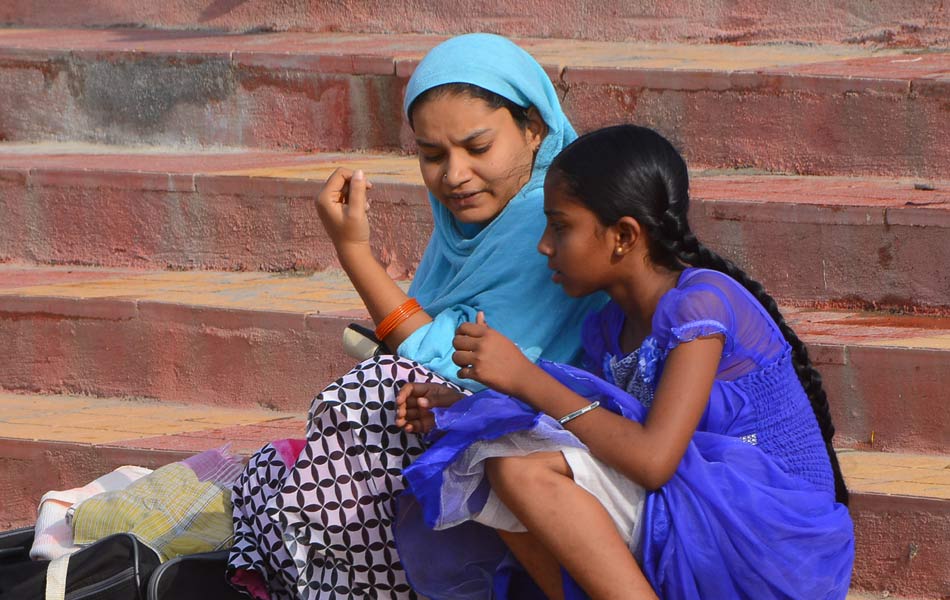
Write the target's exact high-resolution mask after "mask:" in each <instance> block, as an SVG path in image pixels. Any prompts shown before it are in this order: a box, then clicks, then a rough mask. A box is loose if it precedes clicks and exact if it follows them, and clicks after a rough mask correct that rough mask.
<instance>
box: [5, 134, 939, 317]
mask: <svg viewBox="0 0 950 600" xmlns="http://www.w3.org/2000/svg"><path fill="white" fill-rule="evenodd" d="M339 165H343V166H348V167H350V168H354V169H355V168H362V169H364V170H365V171H366V172H367V173H368V175H369V178H370V179H371V180H372V181H373V182H374V184H375V187H374V189H373V191H372V192H371V195H370V198H371V201H372V207H371V210H370V218H371V224H372V227H373V232H374V237H373V243H374V247H375V251H376V254H377V256H379V257H380V259H381V260H382V261H383V262H384V263H385V264H386V265H387V268H388V270H389V271H390V273H391V274H392V275H394V276H398V277H408V276H410V275H411V273H412V272H413V271H414V269H415V266H416V265H417V264H418V261H419V258H420V257H421V255H422V251H423V250H424V248H425V244H426V241H427V239H428V237H429V233H430V231H431V227H432V219H431V214H430V210H429V205H428V201H427V199H426V192H425V188H424V187H423V185H422V182H421V176H420V175H419V170H418V165H417V162H416V159H415V158H412V157H406V156H400V155H394V154H388V155H379V154H358V153H349V154H340V153H312V154H306V153H281V152H261V151H256V152H251V151H239V150H233V151H229V152H223V151H217V152H181V151H175V150H171V149H168V148H138V149H130V148H126V147H116V146H100V145H87V144H76V143H42V144H16V143H0V213H3V214H6V215H10V218H9V219H5V223H4V226H3V227H2V228H0V261H11V260H20V261H29V262H37V263H46V264H80V265H93V266H108V267H137V268H149V269H156V268H158V269H164V268H173V269H192V268H198V269H209V268H210V269H218V270H267V271H294V270H298V271H301V270H302V271H308V270H318V271H319V270H324V269H326V268H328V267H334V266H337V262H336V258H335V254H334V252H333V248H332V245H331V244H330V243H329V240H328V239H327V237H326V235H325V234H324V232H323V228H322V227H321V225H320V222H319V219H318V218H317V216H316V211H315V209H314V205H313V202H314V199H315V198H316V195H317V194H318V192H319V190H320V188H321V186H322V184H323V181H325V179H326V178H327V177H328V176H329V174H330V173H331V172H332V170H333V169H334V168H335V167H336V166H339ZM692 197H693V208H692V212H691V214H690V219H691V222H692V224H693V227H694V228H695V230H696V231H697V232H698V233H699V235H700V237H701V238H702V239H704V240H705V241H706V242H707V243H708V244H709V245H710V246H711V247H713V248H715V249H716V250H718V251H719V252H721V253H722V254H723V255H725V256H727V257H729V258H731V259H732V260H734V261H735V262H736V263H737V264H739V265H741V266H742V267H743V268H745V269H747V270H748V271H749V273H750V274H752V275H753V276H754V277H756V278H758V279H760V280H761V281H762V282H763V283H764V284H765V285H766V287H767V288H768V289H769V290H770V291H771V292H772V293H773V294H774V295H775V296H776V297H779V298H782V299H783V300H784V301H786V302H788V303H795V304H809V305H813V306H814V305H823V306H838V307H842V306H844V307H872V308H878V309H882V308H896V309H900V310H916V311H923V312H942V313H947V312H950V272H948V271H947V269H945V268H944V265H946V264H948V263H950V231H948V230H950V181H935V180H928V181H921V180H916V179H901V178H880V177H830V176H826V177H815V176H787V175H771V174H762V173H756V172H749V171H746V170H735V171H725V170H707V171H701V170H697V171H694V172H693V181H692ZM538 218H542V217H541V215H540V214H539V215H538ZM789 257H795V260H790V259H789Z"/></svg>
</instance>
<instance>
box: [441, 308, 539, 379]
mask: <svg viewBox="0 0 950 600" xmlns="http://www.w3.org/2000/svg"><path fill="white" fill-rule="evenodd" d="M452 345H453V346H454V347H455V353H454V354H453V355H452V361H453V362H455V364H457V365H458V366H459V367H461V368H460V369H459V377H464V378H465V379H474V380H475V381H477V382H479V383H481V384H482V385H484V386H486V387H489V388H491V389H493V390H495V391H498V392H501V393H503V394H508V395H509V396H517V395H518V385H519V383H520V382H521V381H522V378H523V377H525V376H526V375H527V373H529V372H530V371H531V370H532V369H534V368H536V366H535V364H534V363H532V362H531V361H530V360H528V357H527V356H525V355H524V353H522V352H521V349H520V348H518V346H516V345H515V343H514V342H512V341H511V340H509V339H508V338H507V337H505V336H504V335H502V334H501V333H499V332H498V331H496V330H494V329H492V328H491V327H489V326H488V323H486V322H485V314H484V313H482V312H481V311H479V313H478V316H477V317H475V322H474V323H462V324H461V325H460V326H459V328H458V329H457V330H456V331H455V339H453V340H452Z"/></svg>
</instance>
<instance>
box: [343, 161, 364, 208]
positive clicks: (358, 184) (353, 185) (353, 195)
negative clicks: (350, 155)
mask: <svg viewBox="0 0 950 600" xmlns="http://www.w3.org/2000/svg"><path fill="white" fill-rule="evenodd" d="M366 188H367V181H366V174H365V173H363V170H362V169H357V170H356V172H355V173H353V177H351V178H350V189H349V194H348V195H347V209H348V211H347V212H349V216H350V217H351V218H365V215H366Z"/></svg>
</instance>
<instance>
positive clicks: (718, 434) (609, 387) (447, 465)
mask: <svg viewBox="0 0 950 600" xmlns="http://www.w3.org/2000/svg"><path fill="white" fill-rule="evenodd" d="M623 320H624V315H623V313H622V312H621V310H620V308H619V307H618V306H617V305H616V304H613V303H611V304H609V305H607V306H606V307H605V308H604V309H602V310H601V311H600V312H598V313H595V314H593V315H591V316H590V317H589V318H588V320H587V322H586V324H585V332H584V346H585V350H586V354H587V361H588V365H587V366H588V369H589V371H590V372H585V371H581V370H580V369H575V368H572V367H568V366H565V365H560V364H555V363H541V365H542V367H543V368H544V369H545V370H546V371H547V372H548V373H550V374H551V375H552V376H554V377H555V378H556V379H558V380H559V381H561V382H562V383H563V384H565V385H566V386H567V387H569V388H571V389H573V390H574V391H576V392H577V393H579V394H581V395H582V396H584V397H586V398H588V399H590V400H591V401H593V400H600V402H601V406H603V407H605V408H607V409H608V410H611V411H613V412H615V413H618V414H621V415H623V416H625V417H627V418H630V419H633V420H636V421H639V422H643V421H644V420H645V418H646V414H647V412H648V410H649V404H650V402H651V401H652V393H653V391H655V389H656V384H657V382H658V381H659V378H660V377H661V376H662V373H663V366H664V363H665V359H666V357H667V356H668V354H669V352H670V351H671V350H672V349H673V348H675V347H676V346H677V345H678V344H681V343H684V342H689V341H691V340H694V339H696V338H698V337H703V336H709V335H715V334H721V335H723V337H724V339H725V346H724V349H723V354H722V359H721V361H720V364H719V368H718V371H717V374H716V379H715V382H714V384H713V388H712V391H711V393H710V398H709V403H708V405H707V407H706V410H705V412H704V414H703V416H702V419H701V420H700V423H699V426H698V427H697V430H696V433H695V434H694V436H693V439H692V441H691V442H690V444H689V446H688V448H687V450H686V453H685V455H684V456H683V459H682V461H681V463H680V465H679V467H678V468H677V470H676V473H675V474H674V476H673V477H672V479H670V481H669V482H667V483H666V484H665V485H664V486H663V487H662V488H660V489H658V490H656V491H655V492H651V493H649V494H648V496H647V500H646V504H645V507H644V511H643V517H642V519H643V521H642V523H641V526H640V531H641V535H642V538H641V539H640V548H641V551H642V560H641V566H642V568H643V571H644V574H645V575H646V577H647V579H648V580H649V581H650V583H651V584H652V585H653V587H654V589H655V590H656V591H657V593H658V595H659V596H660V597H661V598H663V599H665V600H667V599H679V598H683V599H691V598H757V599H760V598H802V599H810V600H812V599H822V598H827V599H839V598H844V597H845V596H846V595H847V590H848V586H849V583H850V576H851V567H852V563H853V561H854V533H853V526H852V523H851V518H850V516H849V514H848V510H847V508H846V507H845V506H843V505H841V504H839V503H836V502H835V495H834V481H833V477H832V471H831V465H830V461H829V459H828V456H827V454H826V451H825V445H824V442H823V440H822V437H821V433H820V431H819V428H818V423H817V420H816V419H815V416H814V414H813V412H812V409H811V406H810V404H809V401H808V397H807V395H806V394H805V391H804V390H803V388H802V386H801V384H800V382H799V381H798V378H797V376H796V374H795V370H794V368H793V366H792V360H791V348H790V347H789V345H788V343H787V342H786V341H785V339H784V338H783V337H782V335H781V332H780V331H779V330H778V327H777V326H776V325H775V323H774V322H773V321H772V319H771V318H770V317H769V315H768V313H767V312H766V311H765V310H764V308H763V307H762V306H761V305H760V304H759V302H758V301H757V300H756V299H755V298H754V297H753V296H751V294H749V293H748V292H747V291H746V290H745V289H744V288H743V287H742V286H741V285H739V284H738V283H737V282H736V281H734V280H733V279H731V278H730V277H728V276H727V275H724V274H722V273H719V272H716V271H710V270H705V269H687V270H685V271H684V272H683V273H682V275H681V276H680V279H679V282H678V284H677V286H676V287H675V288H674V289H672V290H670V291H669V292H667V293H666V294H665V295H664V296H663V297H662V298H661V299H660V302H659V304H658V306H657V310H656V313H655V314H654V317H653V329H652V333H651V334H650V335H649V336H648V337H647V338H646V340H644V342H643V345H642V346H641V347H640V348H639V349H638V351H637V353H636V354H635V356H634V357H632V358H631V357H628V356H623V354H622V352H621V351H620V348H619V344H618V339H619V334H620V331H621V329H622V326H623ZM625 369H626V371H629V373H628V376H624V377H620V378H619V379H623V381H618V375H620V374H622V373H624V372H625ZM591 373H593V375H592V374H591ZM605 379H606V380H605ZM608 380H609V381H608ZM611 381H617V383H618V384H620V385H622V386H623V388H624V389H621V388H620V387H617V386H616V385H613V383H611ZM628 390H633V391H636V392H637V395H638V397H634V396H633V395H631V393H630V391H628ZM437 424H438V428H437V429H436V430H435V431H434V432H433V433H432V434H431V440H432V442H433V443H432V445H431V447H430V448H429V449H428V450H427V451H426V452H425V453H424V454H423V455H422V456H421V457H419V458H418V459H417V460H416V462H415V463H414V464H413V465H412V466H411V467H409V468H408V469H406V471H405V472H404V475H405V478H406V484H407V493H406V494H404V497H403V498H402V501H401V503H402V508H401V516H400V522H399V524H398V525H397V528H396V542H397V545H398V546H399V552H400V556H402V557H403V563H404V565H405V566H406V568H407V572H408V575H409V579H410V582H411V583H412V585H413V586H414V587H415V589H416V590H417V591H419V592H421V593H422V594H424V595H426V596H428V597H429V598H432V599H433V600H438V599H439V598H453V599H462V598H466V599H467V598H471V599H472V600H474V599H476V598H488V597H492V593H494V597H506V594H505V591H506V586H507V585H508V582H509V581H510V580H509V579H505V578H504V577H500V575H499V574H503V573H508V574H510V573H511V569H510V568H506V567H507V566H508V565H510V562H511V561H510V557H505V551H504V547H503V546H502V545H500V543H499V541H498V539H497V535H496V534H495V533H494V532H493V531H492V530H490V529H488V528H485V527H482V526H480V525H478V524H476V523H471V522H469V521H470V518H471V516H472V515H475V514H477V513H478V512H479V510H480V508H481V505H482V504H484V501H485V497H486V496H487V494H486V489H485V488H486V486H487V483H486V482H485V481H484V477H483V471H479V470H478V469H477V468H475V469H472V468H469V467H471V465H463V466H465V467H466V469H460V468H459V467H460V463H464V462H465V461H466V460H468V458H469V457H471V456H472V455H473V449H476V448H477V447H478V445H479V444H481V443H483V442H486V441H488V440H494V439H497V438H499V437H500V436H503V435H506V434H507V433H510V432H515V431H525V430H530V431H531V432H532V433H533V434H536V436H538V437H550V438H553V439H559V440H563V439H565V436H566V434H567V435H569V434H568V432H566V431H565V430H563V429H562V428H561V427H560V426H559V425H558V424H557V422H556V421H555V420H553V419H551V418H550V417H548V416H546V415H540V414H538V413H537V412H536V411H534V410H533V409H531V408H530V407H529V406H528V405H526V404H524V403H522V402H520V401H518V400H516V399H514V398H511V397H508V396H504V395H502V394H499V393H497V392H494V391H491V390H488V391H485V392H481V393H479V394H475V395H473V396H471V397H469V398H466V399H464V400H462V401H460V402H458V403H457V404H455V405H454V406H453V407H451V408H449V409H446V410H444V411H441V412H440V414H438V415H437ZM575 439H576V438H575ZM460 472H462V473H470V472H474V473H475V475H474V477H475V478H476V480H477V479H478V477H479V476H480V475H481V479H480V480H478V481H477V484H475V485H472V484H471V483H469V484H466V482H465V481H459V477H458V473H460ZM459 490H463V492H462V493H461V496H462V497H459V496H460V492H459ZM469 490H471V491H469ZM480 503H481V504H480ZM565 579H566V582H565V594H566V597H567V598H583V597H584V596H583V593H582V592H581V591H580V590H579V588H577V587H576V585H574V584H573V582H571V581H569V578H565ZM492 589H494V592H492V591H490V590H492ZM507 596H508V597H525V596H524V595H514V594H508V595H507Z"/></svg>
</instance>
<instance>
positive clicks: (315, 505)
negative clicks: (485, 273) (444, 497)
mask: <svg viewBox="0 0 950 600" xmlns="http://www.w3.org/2000/svg"><path fill="white" fill-rule="evenodd" d="M415 381H419V382H428V381H433V382H437V383H445V382H444V380H442V379H441V378H440V377H439V376H438V375H436V374H434V373H432V372H431V371H429V370H427V369H426V368H424V367H422V366H421V365H419V364H418V363H415V362H413V361H410V360H407V359H403V358H399V357H396V356H381V357H375V358H372V359H369V360H367V361H364V362H363V363H360V364H359V365H357V366H356V367H355V368H354V369H353V370H352V371H350V372H349V373H347V374H346V375H345V376H344V377H342V378H340V379H339V380H337V381H336V382H334V383H333V384H331V385H330V386H329V387H327V388H326V389H325V390H323V392H321V393H320V395H319V396H317V397H316V398H315V399H314V401H313V404H312V405H311V408H310V414H309V419H308V428H307V441H306V445H305V446H304V448H303V450H302V451H301V452H300V454H299V456H298V457H297V460H296V463H295V464H293V465H292V466H288V465H286V464H284V461H283V460H282V459H281V457H280V453H279V452H277V451H276V450H275V448H274V447H273V445H271V444H269V445H267V446H265V447H264V448H262V449H261V450H260V451H259V452H258V453H257V454H255V455H254V456H253V457H252V458H251V460H250V462H249V463H248V466H247V468H246V469H245V471H244V473H243V475H242V477H241V479H240V480H239V481H238V483H237V484H236V486H235V489H234V522H235V543H234V547H233V549H232V551H231V557H230V564H229V568H230V569H231V570H232V572H233V571H236V570H244V571H251V572H254V573H256V574H258V575H259V576H260V577H262V578H263V579H264V580H265V581H266V585H267V587H268V589H269V592H270V597H271V599H272V600H284V599H288V600H291V599H292V600H335V599H339V600H344V599H348V598H380V599H383V598H393V599H415V598H416V597H417V596H416V594H415V593H414V592H413V591H412V589H411V588H410V587H409V583H408V581H407V580H406V574H405V571H404V570H403V568H402V564H401V563H400V561H399V556H398V554H397V553H396V547H395V543H394V541H393V535H392V521H393V518H394V512H395V502H394V499H395V497H396V496H397V495H398V494H399V493H400V492H401V491H402V490H403V481H402V470H403V469H404V468H405V467H406V466H408V465H409V464H410V463H411V462H412V460H413V458H414V457H416V456H418V455H419V454H421V453H422V451H423V445H422V441H421V438H420V437H419V436H417V435H414V434H407V433H406V432H405V431H403V430H402V429H400V428H399V427H396V425H395V419H396V415H395V398H396V394H397V393H398V391H399V388H401V387H402V385H403V384H404V383H405V382H415ZM447 385H451V384H447ZM452 387H455V386H452ZM455 389H458V388H455ZM240 587H243V586H240Z"/></svg>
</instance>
